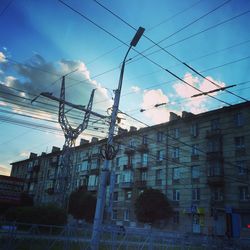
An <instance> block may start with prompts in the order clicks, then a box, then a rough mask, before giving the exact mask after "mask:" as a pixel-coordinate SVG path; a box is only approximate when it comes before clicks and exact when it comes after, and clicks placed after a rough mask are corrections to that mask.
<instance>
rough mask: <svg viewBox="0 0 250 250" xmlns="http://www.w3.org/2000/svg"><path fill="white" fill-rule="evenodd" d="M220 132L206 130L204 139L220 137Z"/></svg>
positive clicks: (218, 130)
mask: <svg viewBox="0 0 250 250" xmlns="http://www.w3.org/2000/svg"><path fill="white" fill-rule="evenodd" d="M221 136H222V134H221V130H220V129H213V130H207V133H206V138H210V137H221Z"/></svg>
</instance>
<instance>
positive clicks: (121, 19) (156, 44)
mask: <svg viewBox="0 0 250 250" xmlns="http://www.w3.org/2000/svg"><path fill="white" fill-rule="evenodd" d="M93 1H94V2H95V3H97V4H98V5H100V6H101V7H102V8H104V9H105V10H107V11H108V12H109V13H111V14H112V15H114V16H115V17H116V18H118V19H119V20H120V21H122V22H123V23H125V24H126V25H127V26H129V27H130V28H132V29H133V30H136V28H135V27H133V26H132V25H130V24H129V23H128V22H127V21H125V20H124V19H123V18H121V17H120V16H118V15H117V14H115V13H114V12H113V11H111V10H110V9H108V8H107V7H105V6H104V5H103V4H101V3H100V2H98V1H97V0H93ZM230 1H231V0H227V1H225V2H223V3H222V4H220V5H219V6H218V7H216V8H214V9H213V10H211V11H209V12H207V13H205V14H204V15H202V16H201V17H199V18H198V19H195V20H194V21H192V22H191V23H189V24H188V25H185V26H184V27H183V28H182V29H180V30H178V32H180V31H182V30H183V29H185V28H187V27H189V26H191V25H193V24H194V23H196V22H198V21H199V20H201V19H202V18H204V17H206V16H208V15H209V14H211V13H213V12H214V11H216V10H218V9H219V8H221V7H223V6H224V5H226V4H228V3H229V2H230ZM178 32H175V33H173V34H172V35H175V34H177V33H178ZM172 35H171V36H172ZM143 36H144V37H145V38H146V39H147V40H149V41H150V42H152V43H153V44H154V45H152V46H151V47H149V48H148V49H145V50H143V51H142V52H141V53H144V52H146V51H148V50H149V49H151V48H153V47H154V46H157V47H159V48H160V49H161V50H163V51H164V52H166V53H167V54H168V55H170V56H171V57H173V58H174V59H175V60H177V61H178V62H179V63H181V64H183V65H184V66H186V67H188V68H189V69H190V70H192V71H193V72H195V73H196V74H197V75H199V76H200V77H202V78H203V79H205V80H207V81H209V82H210V83H212V84H213V85H215V86H216V87H221V86H220V85H219V84H217V83H215V82H214V81H212V80H211V79H209V78H207V77H205V76H204V75H202V74H201V73H200V72H199V71H197V70H196V69H194V68H193V67H191V66H190V65H189V64H187V63H186V62H183V61H182V60H181V59H179V58H178V57H176V56H175V55H174V54H173V53H170V52H169V51H167V50H166V49H164V48H163V47H161V46H159V44H160V43H161V42H162V41H165V40H166V38H165V39H163V40H161V41H160V42H158V43H156V42H154V41H153V40H152V39H151V38H149V37H148V36H146V35H145V34H144V35H143ZM171 36H169V37H167V39H168V38H170V37H171ZM225 91H226V92H227V93H230V94H232V95H234V96H236V97H238V98H240V99H242V100H243V101H248V100H247V99H245V98H243V97H241V96H239V95H237V94H235V93H233V92H231V91H230V90H227V89H225Z"/></svg>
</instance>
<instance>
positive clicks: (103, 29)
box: [58, 0, 231, 105]
mask: <svg viewBox="0 0 250 250" xmlns="http://www.w3.org/2000/svg"><path fill="white" fill-rule="evenodd" d="M58 1H59V2H60V3H62V4H63V5H65V6H66V7H68V8H69V9H70V10H72V11H73V12H75V13H76V14H78V15H80V16H81V17H83V18H84V19H85V20H87V21H89V22H90V23H92V24H93V25H95V26H96V27H98V28H99V29H101V30H102V31H104V32H105V33H107V34H108V35H110V36H112V37H113V38H114V39H116V40H118V41H119V42H121V43H122V44H124V45H126V46H127V47H129V45H127V44H126V43H125V42H123V41H122V40H121V39H120V38H118V37H117V36H115V35H113V34H112V33H111V32H109V31H108V30H106V29H105V28H103V27H101V26H100V25H99V24H97V23H96V22H94V21H92V20H91V19H90V18H88V17H86V16H85V15H83V14H82V13H80V12H79V11H77V10H76V9H74V8H73V7H71V6H70V5H68V4H66V3H64V2H63V1H62V0H58ZM228 1H230V0H228ZM132 49H133V50H134V51H135V52H136V53H138V54H140V55H141V56H143V57H144V58H145V59H146V60H148V61H149V62H151V63H152V64H154V65H155V66H157V67H159V68H161V69H162V70H163V71H165V72H167V73H169V74H170V75H172V76H174V77H175V78H177V79H178V80H180V81H181V82H183V83H184V84H187V85H189V86H190V87H191V88H194V89H196V90H197V91H199V92H201V93H202V91H201V90H199V89H198V88H196V87H194V86H193V85H191V84H189V83H188V82H186V81H185V80H183V79H181V78H180V77H179V76H177V75H176V74H175V73H173V72H171V71H170V70H168V69H166V68H164V67H163V66H161V65H160V64H159V63H156V62H155V61H153V60H152V59H150V58H148V57H147V56H145V55H143V54H142V53H141V52H139V51H137V50H136V49H135V48H132ZM128 60H130V59H128ZM208 96H209V97H211V98H213V99H214V100H217V101H220V102H223V103H224V104H226V105H231V104H230V103H228V102H225V101H223V100H220V99H218V98H216V97H214V96H211V95H208Z"/></svg>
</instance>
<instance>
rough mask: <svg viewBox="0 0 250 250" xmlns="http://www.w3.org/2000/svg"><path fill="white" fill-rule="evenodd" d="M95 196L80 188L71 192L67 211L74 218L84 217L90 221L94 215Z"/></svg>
mask: <svg viewBox="0 0 250 250" xmlns="http://www.w3.org/2000/svg"><path fill="white" fill-rule="evenodd" d="M95 207H96V197H95V196H93V195H92V194H91V193H89V192H88V191H86V189H85V188H80V189H78V190H76V191H74V192H72V193H71V195H70V197H69V213H70V214H71V215H72V216H73V217H74V218H75V219H85V220H86V221H87V222H92V221H93V219H94V215H95Z"/></svg>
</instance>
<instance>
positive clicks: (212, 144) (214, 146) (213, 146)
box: [208, 138, 221, 153]
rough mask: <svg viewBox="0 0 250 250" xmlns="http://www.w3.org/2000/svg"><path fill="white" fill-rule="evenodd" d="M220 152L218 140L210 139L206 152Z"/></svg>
mask: <svg viewBox="0 0 250 250" xmlns="http://www.w3.org/2000/svg"><path fill="white" fill-rule="evenodd" d="M219 151H221V141H220V139H218V138H216V139H211V140H209V141H208V152H209V153H211V152H219Z"/></svg>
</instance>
